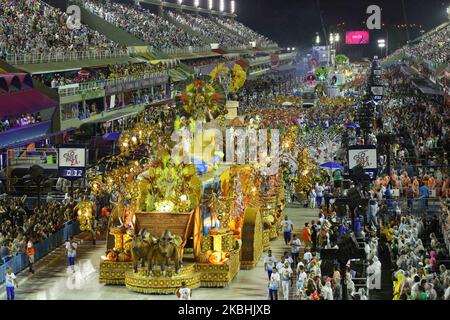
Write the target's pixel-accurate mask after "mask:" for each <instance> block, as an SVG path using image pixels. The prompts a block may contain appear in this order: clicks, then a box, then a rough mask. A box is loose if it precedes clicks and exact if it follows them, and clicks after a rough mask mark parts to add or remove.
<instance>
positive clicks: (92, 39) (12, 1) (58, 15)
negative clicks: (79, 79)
mask: <svg viewBox="0 0 450 320" xmlns="http://www.w3.org/2000/svg"><path fill="white" fill-rule="evenodd" d="M67 18H68V16H67V14H66V13H64V12H62V11H61V10H59V9H57V8H54V7H51V6H49V5H48V4H46V3H45V2H43V1H40V0H1V1H0V57H3V58H4V57H5V56H6V55H7V54H22V53H66V52H70V51H89V50H101V49H104V50H115V49H118V48H119V46H118V45H117V44H115V43H114V42H112V41H109V40H108V39H107V38H106V37H105V36H103V35H102V34H100V33H99V32H97V31H95V30H92V29H89V28H88V27H87V26H85V25H81V27H80V28H79V29H69V28H68V27H67V24H66V21H67Z"/></svg>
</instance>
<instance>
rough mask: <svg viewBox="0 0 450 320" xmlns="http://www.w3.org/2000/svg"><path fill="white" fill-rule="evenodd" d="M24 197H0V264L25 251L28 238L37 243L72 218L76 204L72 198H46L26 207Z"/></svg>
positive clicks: (73, 217)
mask: <svg viewBox="0 0 450 320" xmlns="http://www.w3.org/2000/svg"><path fill="white" fill-rule="evenodd" d="M25 198H26V197H23V198H12V197H8V198H5V199H3V200H0V256H1V257H0V264H2V263H5V262H7V261H8V260H9V259H10V258H11V257H13V256H15V255H17V254H18V253H19V252H24V250H25V245H26V243H27V242H28V241H29V240H31V241H33V242H40V241H42V240H44V239H46V238H48V237H49V236H50V235H51V234H53V233H55V232H56V231H58V230H60V229H61V228H63V225H64V223H65V222H69V221H72V220H74V219H75V213H74V208H75V206H76V203H75V201H74V200H73V199H71V198H69V199H67V201H66V202H65V203H64V204H63V203H61V202H58V201H49V202H47V203H46V204H45V205H43V206H41V207H38V206H36V207H34V209H33V210H30V209H29V208H28V207H27V206H26V203H25Z"/></svg>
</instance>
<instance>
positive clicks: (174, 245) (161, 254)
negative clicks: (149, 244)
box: [148, 230, 182, 275]
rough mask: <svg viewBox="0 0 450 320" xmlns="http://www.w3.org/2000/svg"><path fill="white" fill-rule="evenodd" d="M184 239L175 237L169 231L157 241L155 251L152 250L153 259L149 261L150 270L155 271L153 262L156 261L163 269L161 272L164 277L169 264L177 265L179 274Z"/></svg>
mask: <svg viewBox="0 0 450 320" xmlns="http://www.w3.org/2000/svg"><path fill="white" fill-rule="evenodd" d="M181 244H182V239H181V237H179V236H176V235H173V234H172V233H171V232H170V231H169V230H165V231H164V233H163V234H162V235H161V237H160V238H159V239H158V240H157V243H156V244H155V245H154V247H153V250H151V255H152V256H151V257H150V259H149V260H148V261H149V266H148V268H149V270H152V269H153V262H154V261H155V259H156V261H157V262H158V263H159V265H160V267H161V272H162V274H163V275H164V274H165V271H166V268H167V267H168V266H169V263H170V262H171V261H173V262H174V263H175V272H176V273H179V272H180V268H181V260H182V259H181V258H182V257H181V256H182V248H181Z"/></svg>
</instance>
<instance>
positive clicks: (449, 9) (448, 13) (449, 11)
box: [447, 6, 450, 20]
mask: <svg viewBox="0 0 450 320" xmlns="http://www.w3.org/2000/svg"><path fill="white" fill-rule="evenodd" d="M447 16H448V20H450V6H448V8H447Z"/></svg>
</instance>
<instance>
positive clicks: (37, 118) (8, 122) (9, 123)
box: [0, 112, 42, 132]
mask: <svg viewBox="0 0 450 320" xmlns="http://www.w3.org/2000/svg"><path fill="white" fill-rule="evenodd" d="M41 121H42V117H41V113H40V112H36V113H27V114H22V115H21V116H20V117H15V118H6V117H5V118H4V119H0V132H3V131H7V130H9V129H12V128H18V127H25V126H28V125H30V124H34V123H39V122H41Z"/></svg>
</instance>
